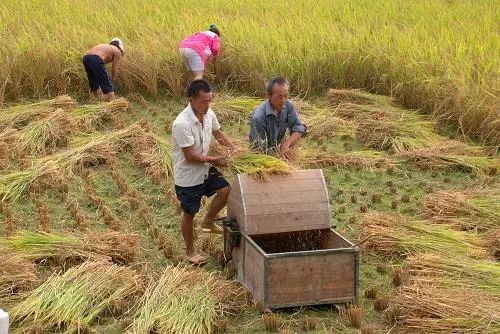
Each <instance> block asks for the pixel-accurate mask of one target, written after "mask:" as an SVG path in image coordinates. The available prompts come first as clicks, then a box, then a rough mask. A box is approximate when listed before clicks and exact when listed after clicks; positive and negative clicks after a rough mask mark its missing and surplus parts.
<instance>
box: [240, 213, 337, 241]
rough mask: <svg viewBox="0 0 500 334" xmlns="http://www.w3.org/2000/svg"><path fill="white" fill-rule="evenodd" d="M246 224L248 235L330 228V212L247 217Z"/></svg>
mask: <svg viewBox="0 0 500 334" xmlns="http://www.w3.org/2000/svg"><path fill="white" fill-rule="evenodd" d="M247 224H248V225H247V227H248V230H247V233H248V234H249V235H253V234H266V233H280V232H292V231H304V230H313V229H324V228H330V212H329V211H328V210H326V209H323V210H317V211H305V212H292V213H273V214H263V215H258V216H247Z"/></svg>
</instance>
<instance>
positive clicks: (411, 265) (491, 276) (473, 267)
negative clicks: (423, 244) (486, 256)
mask: <svg viewBox="0 0 500 334" xmlns="http://www.w3.org/2000/svg"><path fill="white" fill-rule="evenodd" d="M402 273H403V276H404V278H403V280H404V281H405V284H413V283H420V284H422V283H425V284H429V285H433V286H436V287H440V288H450V287H451V288H470V289H481V290H483V291H484V292H485V293H488V294H489V295H492V296H496V297H499V298H500V266H499V265H498V264H497V263H495V262H492V261H487V260H481V261H478V260H473V259H469V258H467V257H463V256H460V257H444V256H440V255H437V254H425V253H423V254H415V255H412V256H409V257H408V258H407V259H406V261H405V263H404V266H403V270H402Z"/></svg>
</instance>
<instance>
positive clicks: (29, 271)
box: [0, 247, 37, 298]
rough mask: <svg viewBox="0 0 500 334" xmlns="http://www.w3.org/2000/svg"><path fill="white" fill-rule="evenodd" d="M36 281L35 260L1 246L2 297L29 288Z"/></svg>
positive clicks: (0, 289)
mask: <svg viewBox="0 0 500 334" xmlns="http://www.w3.org/2000/svg"><path fill="white" fill-rule="evenodd" d="M36 281H37V277H36V267H35V264H34V263H33V262H31V261H29V260H27V259H25V258H24V257H22V256H21V255H19V254H17V253H15V252H11V251H9V250H7V249H4V248H2V247H0V298H2V297H6V296H8V295H12V294H14V293H18V292H23V291H26V290H29V289H31V288H32V287H33V285H34V284H35V283H36Z"/></svg>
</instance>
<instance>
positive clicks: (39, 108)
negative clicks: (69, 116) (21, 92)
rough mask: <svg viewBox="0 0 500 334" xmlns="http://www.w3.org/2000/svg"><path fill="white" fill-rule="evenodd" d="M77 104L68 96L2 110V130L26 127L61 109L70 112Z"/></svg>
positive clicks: (0, 120)
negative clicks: (12, 127)
mask: <svg viewBox="0 0 500 334" xmlns="http://www.w3.org/2000/svg"><path fill="white" fill-rule="evenodd" d="M75 105H76V102H75V101H74V100H73V99H72V98H71V97H70V96H68V95H62V96H58V97H56V98H55V99H52V100H42V101H39V102H37V103H31V104H21V105H17V106H13V107H9V108H6V109H2V110H0V129H4V128H6V127H8V126H14V127H18V126H24V125H26V124H27V123H29V122H30V121H32V120H35V119H38V118H40V117H45V116H48V115H49V114H50V113H52V112H54V111H56V110H57V109H59V108H61V109H64V110H69V109H71V108H73V107H74V106H75Z"/></svg>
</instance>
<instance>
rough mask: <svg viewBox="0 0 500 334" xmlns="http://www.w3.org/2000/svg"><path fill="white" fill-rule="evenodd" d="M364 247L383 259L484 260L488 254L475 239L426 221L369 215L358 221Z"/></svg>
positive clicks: (379, 214)
mask: <svg viewBox="0 0 500 334" xmlns="http://www.w3.org/2000/svg"><path fill="white" fill-rule="evenodd" d="M361 228H362V236H363V237H368V236H370V238H369V239H367V240H366V241H365V242H364V244H363V245H364V247H365V248H367V249H372V250H374V251H375V252H376V253H378V254H380V255H382V256H387V257H393V256H407V255H410V254H415V253H417V252H430V253H434V254H446V255H449V256H457V255H468V256H471V257H473V258H487V257H488V253H487V250H486V249H485V248H484V242H482V241H481V240H480V239H479V237H478V236H477V235H474V234H469V233H467V232H462V231H455V230H452V229H449V228H447V227H444V226H442V225H432V224H431V223H429V222H426V221H407V220H405V219H404V218H403V217H401V216H394V215H388V214H382V213H377V212H370V213H367V214H365V215H364V216H363V218H362V219H361Z"/></svg>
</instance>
